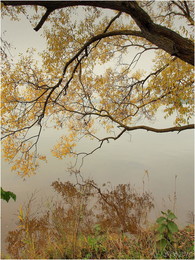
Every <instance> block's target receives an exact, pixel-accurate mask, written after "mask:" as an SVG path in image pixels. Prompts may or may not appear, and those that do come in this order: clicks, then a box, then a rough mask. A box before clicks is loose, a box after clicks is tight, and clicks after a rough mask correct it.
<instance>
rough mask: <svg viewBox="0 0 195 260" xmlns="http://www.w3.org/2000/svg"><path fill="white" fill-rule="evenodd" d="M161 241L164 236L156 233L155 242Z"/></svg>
mask: <svg viewBox="0 0 195 260" xmlns="http://www.w3.org/2000/svg"><path fill="white" fill-rule="evenodd" d="M161 239H164V236H163V234H160V233H158V234H157V235H156V241H159V240H161Z"/></svg>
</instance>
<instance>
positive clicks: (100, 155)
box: [1, 17, 194, 247]
mask: <svg viewBox="0 0 195 260" xmlns="http://www.w3.org/2000/svg"><path fill="white" fill-rule="evenodd" d="M1 28H2V32H4V31H6V32H5V39H7V40H8V42H10V43H11V44H12V45H13V46H14V47H15V48H16V49H15V50H12V54H13V58H14V59H15V58H17V54H18V53H19V52H24V51H25V50H26V49H27V48H29V47H35V48H37V49H38V50H41V49H43V48H44V40H43V39H42V38H41V31H40V32H35V31H34V30H33V29H32V26H31V24H30V23H29V21H28V20H27V19H26V18H25V17H24V18H22V20H21V21H20V22H10V21H9V20H8V19H5V20H2V25H1ZM152 58H153V56H152V53H151V56H146V57H144V63H142V64H143V67H145V68H147V66H148V64H150V63H151V60H152ZM171 122H172V120H171V119H168V120H164V119H163V117H162V114H161V113H159V114H158V115H157V116H156V121H155V122H154V125H155V127H169V126H170V125H171ZM141 123H147V122H141ZM64 132H65V130H61V131H58V132H56V131H55V130H53V129H47V130H45V131H43V133H42V136H41V139H40V142H39V152H40V153H46V154H47V156H48V163H47V164H45V163H42V164H41V166H40V168H39V170H38V172H37V174H36V175H35V176H31V177H30V178H26V180H25V181H24V180H23V179H21V178H20V177H19V176H17V175H16V174H15V173H14V172H10V168H9V165H8V164H7V163H5V162H4V161H3V160H2V161H1V163H2V165H1V185H2V187H3V188H4V189H5V190H11V191H13V192H14V193H16V195H17V201H16V202H14V201H12V200H10V202H9V203H7V202H5V201H2V204H1V209H2V212H1V221H2V224H1V235H2V246H3V247H4V243H3V240H4V239H5V237H6V235H7V232H8V231H9V230H11V229H13V228H14V227H15V223H16V221H17V209H18V208H19V206H20V205H22V204H23V203H24V201H26V200H27V198H28V197H29V196H30V195H31V194H32V193H33V192H34V191H35V190H37V191H38V193H37V195H36V196H37V199H38V200H41V198H45V197H49V196H51V197H52V196H54V195H55V194H54V192H53V191H52V188H51V187H50V185H51V183H52V182H53V181H55V180H57V179H58V178H59V179H60V180H61V181H66V180H70V179H71V177H70V175H69V173H68V172H67V167H68V166H69V165H70V159H65V160H58V159H56V158H54V157H53V156H51V153H50V150H51V149H52V147H53V145H54V144H55V143H56V141H57V139H58V138H59V136H60V134H62V133H64ZM96 145H98V143H95V142H92V141H88V140H84V139H83V140H82V142H81V143H80V144H79V145H78V150H80V151H91V150H92V149H93V148H94V147H95V146H96ZM193 167H194V135H193V131H192V130H189V131H183V132H181V133H179V134H177V133H166V134H157V133H150V132H144V131H143V130H139V131H134V132H131V133H129V134H126V135H123V136H122V137H121V138H120V139H119V140H116V141H111V142H110V143H109V144H107V143H105V144H104V145H103V147H102V148H101V149H100V150H98V151H96V152H95V153H94V154H92V155H90V156H89V157H86V159H85V161H84V165H83V167H82V169H81V172H82V174H83V175H84V176H85V177H86V178H87V177H90V178H93V179H94V180H95V181H96V182H97V183H98V184H102V183H104V182H107V181H110V182H111V183H112V184H113V185H117V184H119V183H131V184H132V185H134V186H135V187H136V188H137V190H138V191H142V190H143V182H144V187H145V190H150V191H151V192H152V194H153V196H154V198H155V209H154V212H153V218H156V217H157V216H158V215H159V213H160V210H166V209H168V208H169V209H173V195H174V191H175V178H176V193H177V203H176V212H175V213H176V215H177V217H178V221H177V223H178V224H180V225H185V224H186V223H187V221H188V217H187V213H188V211H193V205H194V201H193V198H194V168H193ZM146 170H147V171H148V173H149V178H148V177H147V175H146V174H145V171H146ZM175 176H177V177H175Z"/></svg>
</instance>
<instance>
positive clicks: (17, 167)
mask: <svg viewBox="0 0 195 260" xmlns="http://www.w3.org/2000/svg"><path fill="white" fill-rule="evenodd" d="M2 144H3V149H2V151H3V157H4V159H5V161H8V162H9V163H11V164H12V167H11V170H12V171H15V172H16V173H17V174H18V175H20V176H21V177H26V176H30V175H32V174H35V173H36V170H37V168H38V166H39V163H38V160H41V161H45V162H47V160H46V156H43V155H40V154H36V153H35V152H30V150H29V148H30V147H31V145H32V144H31V143H28V144H26V143H22V144H21V143H20V144H19V142H17V141H16V140H14V138H13V136H8V137H7V138H6V139H4V140H3V142H2ZM35 159H36V160H35ZM37 159H38V160H37Z"/></svg>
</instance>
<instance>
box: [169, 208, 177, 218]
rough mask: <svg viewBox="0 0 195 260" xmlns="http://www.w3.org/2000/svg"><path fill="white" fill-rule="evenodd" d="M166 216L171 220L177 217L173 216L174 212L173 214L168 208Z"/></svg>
mask: <svg viewBox="0 0 195 260" xmlns="http://www.w3.org/2000/svg"><path fill="white" fill-rule="evenodd" d="M167 218H168V219H171V220H172V219H175V218H177V217H176V216H175V214H174V213H173V212H171V211H170V210H169V211H168V215H167Z"/></svg>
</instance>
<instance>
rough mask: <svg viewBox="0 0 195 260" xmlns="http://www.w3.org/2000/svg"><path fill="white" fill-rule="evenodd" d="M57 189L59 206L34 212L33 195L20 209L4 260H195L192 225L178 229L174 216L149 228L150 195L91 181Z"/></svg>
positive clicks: (60, 185) (56, 184)
mask: <svg viewBox="0 0 195 260" xmlns="http://www.w3.org/2000/svg"><path fill="white" fill-rule="evenodd" d="M52 187H53V188H54V190H55V191H56V192H57V193H58V195H59V198H58V199H57V200H54V199H53V200H49V201H47V202H42V206H41V207H40V205H36V206H35V204H36V203H35V202H36V200H35V194H33V195H32V196H31V198H30V199H29V201H28V202H27V203H26V204H25V205H24V206H23V207H21V208H20V209H19V211H18V222H17V228H16V229H15V230H13V231H10V232H9V234H8V236H7V243H8V244H7V245H8V246H7V251H8V254H9V255H7V256H4V257H2V258H15V259H24V258H25V259H41V258H42V259H78V258H79V259H147V258H150V259H156V258H166V259H167V258H172V259H173V258H174V259H184V258H185V259H194V250H193V244H194V243H193V242H194V237H193V231H194V226H193V225H192V224H191V225H188V226H186V227H185V228H183V229H178V227H177V224H176V222H175V220H176V216H175V215H174V213H173V212H171V211H170V210H168V211H167V212H162V216H159V218H158V219H157V220H156V222H155V223H152V224H151V223H149V222H148V214H149V213H150V211H151V209H152V208H153V207H154V204H153V197H152V194H151V193H149V192H144V191H143V192H142V193H138V192H137V191H136V190H135V189H134V188H133V187H132V186H131V185H130V184H120V185H117V186H116V187H112V185H111V184H109V183H108V184H104V185H103V186H102V187H101V188H99V187H98V186H97V184H96V183H95V182H94V181H91V180H88V181H86V182H85V183H84V184H73V183H71V182H65V183H63V182H61V181H59V180H58V181H55V182H54V183H52ZM60 198H61V199H60ZM44 207H45V210H43V208H44Z"/></svg>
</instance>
